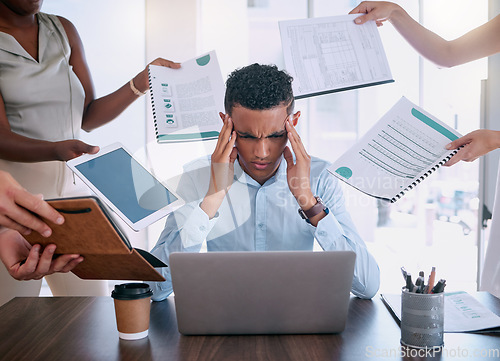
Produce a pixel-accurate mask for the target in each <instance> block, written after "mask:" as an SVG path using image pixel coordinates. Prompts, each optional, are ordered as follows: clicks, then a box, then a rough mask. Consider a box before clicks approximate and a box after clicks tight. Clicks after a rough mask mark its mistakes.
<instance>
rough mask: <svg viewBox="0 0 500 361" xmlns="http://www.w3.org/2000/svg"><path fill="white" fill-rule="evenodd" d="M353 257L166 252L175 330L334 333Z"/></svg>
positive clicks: (340, 324)
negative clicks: (170, 278) (172, 293)
mask: <svg viewBox="0 0 500 361" xmlns="http://www.w3.org/2000/svg"><path fill="white" fill-rule="evenodd" d="M355 258H356V254H355V253H354V252H351V251H333V252H303V251H272V252H208V253H172V254H171V255H170V271H171V274H172V284H173V289H174V293H175V308H176V313H177V324H178V328H179V332H180V333H182V334H185V335H211V334H213V335H231V334H313V333H338V332H341V331H343V330H344V328H345V322H346V318H347V310H348V306H349V298H350V290H351V285H352V278H353V274H354V261H355Z"/></svg>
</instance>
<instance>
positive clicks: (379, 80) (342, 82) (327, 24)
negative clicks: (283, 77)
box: [279, 14, 394, 99]
mask: <svg viewBox="0 0 500 361" xmlns="http://www.w3.org/2000/svg"><path fill="white" fill-rule="evenodd" d="M358 16H359V14H356V15H343V16H329V17H321V18H309V19H301V20H290V21H281V22H280V23H279V26H280V34H281V44H282V48H283V55H284V58H285V65H286V69H287V71H288V72H289V73H290V75H291V76H293V78H294V80H293V84H292V87H293V93H294V96H295V98H296V99H300V98H305V97H309V96H313V95H321V94H327V93H332V92H338V91H343V90H350V89H355V88H360V87H366V86H372V85H378V84H384V83H390V82H393V81H394V80H393V79H392V75H391V70H390V69H389V64H388V62H387V58H386V55H385V52H384V48H383V46H382V41H381V39H380V35H379V32H378V29H377V26H376V25H375V22H374V21H368V22H367V23H365V24H363V25H356V24H355V23H354V19H355V18H356V17H358Z"/></svg>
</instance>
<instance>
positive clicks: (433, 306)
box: [401, 288, 444, 349]
mask: <svg viewBox="0 0 500 361" xmlns="http://www.w3.org/2000/svg"><path fill="white" fill-rule="evenodd" d="M443 334H444V293H443V292H441V293H436V294H425V293H413V292H408V290H407V289H406V288H404V289H403V292H402V294H401V344H403V345H405V346H408V347H413V348H422V349H428V348H441V347H442V346H443V344H444V343H443Z"/></svg>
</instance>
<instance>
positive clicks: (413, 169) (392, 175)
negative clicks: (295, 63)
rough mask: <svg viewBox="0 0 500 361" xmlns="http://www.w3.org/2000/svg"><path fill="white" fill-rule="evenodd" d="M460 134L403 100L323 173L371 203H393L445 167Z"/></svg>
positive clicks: (454, 151)
mask: <svg viewBox="0 0 500 361" xmlns="http://www.w3.org/2000/svg"><path fill="white" fill-rule="evenodd" d="M460 136H461V135H460V133H458V132H457V131H456V130H454V129H452V128H451V127H449V126H447V125H446V124H444V123H443V122H441V121H440V120H439V119H437V118H435V117H434V116H432V115H431V114H429V113H427V112H426V111H425V110H423V109H421V108H419V107H418V106H416V105H415V104H413V103H412V102H410V101H409V100H408V99H406V98H405V97H402V98H401V99H400V100H399V101H398V102H397V103H396V104H395V105H394V106H393V107H392V108H391V109H390V110H389V111H388V112H387V113H386V114H385V115H384V116H382V118H380V120H379V121H378V122H377V123H376V124H375V125H374V126H373V127H372V128H371V129H370V130H369V131H368V132H367V133H366V134H365V135H364V136H363V137H362V138H361V139H360V140H359V141H358V142H357V143H356V144H354V145H353V146H352V147H351V148H350V149H349V150H348V151H347V152H345V153H344V154H343V155H342V156H341V157H340V158H339V159H337V160H336V161H335V162H334V163H333V164H332V165H331V166H330V167H329V168H328V170H329V171H330V172H331V173H332V174H333V175H335V176H336V177H338V178H340V179H341V180H343V181H344V182H346V183H348V184H349V185H351V186H353V187H354V188H357V189H359V190H360V191H362V192H364V193H366V194H368V195H371V196H373V197H376V198H380V199H384V200H387V201H391V202H395V201H397V200H398V199H400V198H401V197H402V196H403V195H404V194H405V192H406V191H409V190H411V189H412V188H414V187H416V186H417V185H418V184H419V183H420V182H422V181H423V180H424V179H425V178H427V177H428V176H429V175H430V174H432V173H433V172H434V171H436V170H437V168H439V167H440V166H441V165H443V164H444V163H446V161H448V160H449V159H450V158H451V157H452V156H453V155H455V154H456V153H457V150H456V149H455V150H447V149H446V148H445V146H446V145H447V144H448V143H449V142H450V141H452V140H455V139H458V138H459V137H460Z"/></svg>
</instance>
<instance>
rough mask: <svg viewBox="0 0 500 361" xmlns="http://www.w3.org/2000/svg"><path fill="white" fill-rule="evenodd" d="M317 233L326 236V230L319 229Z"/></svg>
mask: <svg viewBox="0 0 500 361" xmlns="http://www.w3.org/2000/svg"><path fill="white" fill-rule="evenodd" d="M318 235H320V236H321V237H324V236H326V232H325V231H319V232H318Z"/></svg>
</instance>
